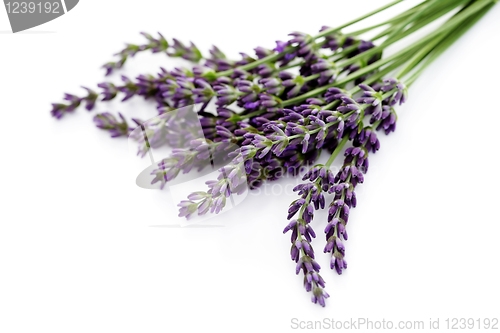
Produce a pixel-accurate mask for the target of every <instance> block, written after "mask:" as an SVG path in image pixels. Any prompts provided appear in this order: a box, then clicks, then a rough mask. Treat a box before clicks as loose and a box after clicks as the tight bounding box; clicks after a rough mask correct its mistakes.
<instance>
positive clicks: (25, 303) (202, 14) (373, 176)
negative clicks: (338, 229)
mask: <svg viewBox="0 0 500 333" xmlns="http://www.w3.org/2000/svg"><path fill="white" fill-rule="evenodd" d="M384 3H386V1H385V0H382V1H373V0H372V1H369V0H366V1H361V0H356V1H339V0H337V1H310V2H307V6H306V5H305V2H303V1H287V2H282V1H274V2H272V1H261V0H254V1H248V2H236V1H221V0H213V1H194V2H193V1H185V2H181V1H175V2H174V1H151V0H149V1H141V2H132V1H118V0H113V1H111V0H108V1H96V0H93V1H92V0H87V1H81V2H80V3H79V4H78V5H77V7H75V8H74V9H73V10H72V11H71V12H69V13H68V14H66V15H64V16H63V17H61V18H58V19H56V20H54V21H52V22H49V23H47V24H44V25H42V26H39V27H36V28H33V29H31V30H29V31H26V32H22V33H18V34H11V33H10V31H9V30H10V26H9V24H8V20H7V15H6V13H5V11H4V10H3V9H0V32H1V33H0V42H1V48H2V49H1V53H0V96H1V99H0V109H1V113H0V114H1V119H2V130H1V131H0V135H1V140H2V141H1V142H2V143H3V147H2V156H3V157H2V165H1V173H0V177H1V183H0V184H1V193H2V209H1V214H2V218H1V220H2V222H1V224H0V332H5V333H13V332H54V333H55V332H72V333H73V332H106V333H108V332H147V333H153V332H195V331H197V332H201V331H203V332H206V331H214V332H215V331H217V332H256V331H257V330H259V331H260V330H262V331H264V332H286V331H289V330H291V319H292V318H298V320H302V321H308V320H322V319H323V318H334V319H336V320H349V319H350V318H358V317H367V318H369V319H371V320H373V321H375V320H382V319H384V318H385V320H392V321H394V322H395V323H397V322H398V321H400V320H411V321H413V320H423V321H424V322H425V324H426V327H427V326H428V321H429V319H430V318H433V319H437V318H441V322H440V323H441V328H444V327H445V322H444V320H445V319H446V318H450V317H458V318H485V317H489V318H492V317H495V316H496V317H498V316H499V313H500V312H499V310H500V303H499V302H500V301H499V299H500V298H499V296H500V288H499V286H498V281H500V270H499V268H498V255H499V250H500V245H499V244H500V242H499V241H498V237H499V233H500V223H499V222H500V219H499V217H498V215H497V214H498V199H499V195H498V188H499V186H500V181H499V178H498V161H499V159H498V142H499V138H498V129H497V126H498V121H499V120H500V110H499V107H498V105H499V104H498V95H499V84H498V77H499V75H500V69H499V66H498V52H499V51H500V50H499V46H498V32H499V31H500V20H498V17H499V15H500V5H497V6H496V7H495V8H493V9H492V10H491V11H490V12H489V13H488V14H487V15H486V16H485V17H484V18H483V19H482V20H481V21H480V22H479V23H478V24H477V25H476V26H475V27H474V28H472V29H471V30H470V31H469V32H468V33H467V34H466V35H465V36H463V37H462V39H461V40H460V41H459V42H457V43H456V45H454V46H453V47H451V48H450V49H449V50H448V51H447V52H446V53H445V54H443V56H442V57H441V58H440V59H439V60H437V61H436V62H435V63H434V64H433V65H432V66H431V67H429V68H428V70H427V71H426V73H425V74H424V75H423V76H421V77H420V78H419V80H418V81H417V82H416V83H415V84H414V85H413V86H412V87H411V89H410V98H409V101H408V103H407V105H404V106H403V107H401V108H399V109H398V111H399V112H398V114H399V120H398V128H397V131H396V132H395V133H393V134H391V135H390V136H387V137H386V136H385V135H381V146H382V147H381V149H380V151H379V152H378V153H377V154H376V155H374V156H372V157H371V158H370V162H371V163H370V164H371V169H370V170H369V172H368V174H367V175H366V177H365V184H363V185H361V186H360V187H359V189H358V207H357V208H356V209H355V210H354V211H353V212H352V214H351V219H350V223H349V226H348V232H349V236H350V238H349V241H348V242H347V244H346V248H347V254H346V259H347V261H348V262H349V268H348V269H347V271H346V272H345V273H344V274H343V275H342V276H338V275H336V273H334V272H333V271H331V270H330V269H329V267H328V259H329V258H328V256H327V255H325V254H323V252H322V249H323V246H324V244H325V240H324V234H323V231H322V230H323V228H324V225H325V221H326V214H324V213H318V214H317V215H316V217H315V220H314V222H313V226H314V227H315V230H316V232H317V234H318V238H316V240H315V241H314V242H313V245H314V246H315V249H316V254H317V258H318V261H319V263H320V264H321V266H322V267H323V269H322V276H323V277H324V278H325V280H326V284H327V291H328V292H329V293H330V295H331V297H330V299H328V300H327V307H326V308H321V307H319V306H318V305H314V304H313V303H311V302H310V293H306V292H305V290H304V288H303V287H302V277H299V276H296V275H295V273H294V270H295V264H294V263H293V262H292V261H291V260H290V258H289V254H288V253H289V248H290V245H289V235H286V236H284V235H283V234H282V229H283V227H284V226H285V225H286V223H287V222H286V210H287V208H288V205H289V203H290V202H291V201H292V200H294V199H295V196H294V195H293V194H290V193H280V192H279V191H280V188H281V187H282V186H284V185H286V184H295V182H296V181H295V180H283V181H280V182H279V183H278V184H280V185H282V186H281V187H278V186H276V187H275V188H274V190H275V194H274V195H273V194H272V193H271V191H270V190H271V188H268V191H267V193H264V192H261V193H260V194H259V195H250V196H249V197H248V198H247V199H246V200H245V201H244V202H243V203H242V204H240V205H239V206H238V207H237V209H233V210H229V211H227V212H226V213H225V214H223V215H221V216H219V217H216V218H214V219H212V220H210V221H211V222H214V221H215V222H217V223H218V224H221V225H224V226H225V227H212V228H180V227H178V228H176V227H165V226H166V225H173V224H178V223H179V222H180V221H179V220H176V219H175V218H174V217H173V216H175V215H174V212H173V210H174V209H175V203H174V202H172V201H171V200H170V199H169V196H168V193H167V192H163V193H160V192H158V191H153V190H149V191H148V190H144V189H141V188H139V187H137V186H136V185H135V176H136V173H135V171H134V170H135V169H134V168H133V167H132V166H133V165H135V164H134V163H136V160H137V158H136V157H134V156H133V152H131V151H129V148H128V146H127V141H126V140H125V139H110V138H109V135H108V134H107V133H105V132H103V131H100V130H98V129H96V128H95V127H94V126H93V124H92V120H91V119H92V115H91V114H89V113H87V112H86V111H85V110H83V109H80V110H78V111H77V112H76V113H75V114H74V115H70V116H68V117H65V118H64V119H62V120H61V121H57V120H55V119H53V118H51V117H50V115H49V110H50V103H52V102H60V101H62V96H63V92H71V93H76V94H82V93H83V91H82V89H81V88H80V85H87V86H90V87H95V86H96V84H97V83H99V82H102V81H104V78H103V70H102V69H100V68H99V67H100V66H101V65H102V64H103V63H105V62H106V61H109V60H110V59H112V58H113V57H112V54H113V53H114V52H116V51H118V50H119V49H120V48H121V47H122V46H123V45H124V42H141V41H142V37H141V36H140V35H138V32H139V31H147V32H151V33H154V32H156V31H161V32H162V33H163V34H164V35H165V36H166V37H167V38H169V39H170V38H172V37H177V38H179V39H181V40H183V41H188V40H192V41H194V42H195V43H196V44H197V45H198V47H199V48H200V49H201V50H202V52H204V53H205V54H206V53H207V50H208V48H209V47H210V45H211V44H216V45H217V46H219V47H220V48H221V49H222V50H223V51H224V52H226V54H227V55H228V56H230V57H232V58H237V56H238V52H240V51H242V52H247V53H251V52H252V49H253V48H254V47H256V46H258V45H262V46H265V47H273V46H274V41H275V40H277V39H285V38H286V35H287V33H289V32H292V31H295V30H298V31H304V32H308V33H311V34H314V33H315V32H316V31H317V30H318V29H319V28H320V27H321V25H330V26H335V25H337V24H341V23H344V22H346V21H348V20H350V19H352V18H354V17H356V16H359V15H361V14H364V13H365V12H367V11H369V10H372V9H374V8H376V7H379V6H381V5H383V4H384ZM413 4H415V1H408V2H405V3H403V4H401V5H398V6H397V7H395V8H393V9H391V10H389V11H387V13H384V14H381V15H378V16H377V17H375V18H373V20H372V19H371V20H369V22H372V23H373V22H377V21H378V20H382V19H384V18H388V17H390V15H392V14H396V13H398V12H400V11H401V10H403V9H404V8H408V7H410V5H413ZM367 24H368V23H367ZM362 26H363V25H359V26H358V27H362ZM179 63H181V62H176V61H173V60H172V59H167V58H166V57H164V56H163V55H155V56H149V55H138V56H137V57H136V58H135V59H133V60H132V61H130V62H129V63H127V65H126V69H125V71H124V72H125V73H127V75H130V76H131V77H134V76H135V75H137V74H139V73H142V72H147V73H156V71H157V69H158V67H159V66H160V65H163V66H166V67H167V68H172V67H173V66H174V65H176V64H179ZM182 64H183V63H182ZM118 78H119V76H118V75H117V76H113V77H111V80H115V81H117V80H118ZM98 110H99V111H115V112H116V111H124V112H125V113H126V114H127V115H135V116H136V117H139V118H142V119H147V118H148V117H149V116H152V115H154V112H155V110H154V105H152V104H147V103H143V102H142V101H141V100H140V99H139V98H137V99H136V98H134V99H133V100H131V101H130V103H128V105H127V106H125V105H121V104H120V103H119V102H117V103H108V104H106V103H102V104H100V105H99V107H98ZM94 113H95V111H94ZM339 164H340V161H338V162H336V164H335V165H336V166H337V167H338V166H339ZM158 226H160V227H158Z"/></svg>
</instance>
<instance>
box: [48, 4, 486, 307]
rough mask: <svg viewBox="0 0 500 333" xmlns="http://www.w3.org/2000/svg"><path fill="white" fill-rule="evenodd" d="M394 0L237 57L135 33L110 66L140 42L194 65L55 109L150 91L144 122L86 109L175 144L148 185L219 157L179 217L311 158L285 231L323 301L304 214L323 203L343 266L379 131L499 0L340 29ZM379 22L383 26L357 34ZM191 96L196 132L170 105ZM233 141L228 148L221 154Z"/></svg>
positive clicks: (103, 122)
mask: <svg viewBox="0 0 500 333" xmlns="http://www.w3.org/2000/svg"><path fill="white" fill-rule="evenodd" d="M401 1H402V0H397V1H394V2H392V3H390V4H388V5H386V6H383V7H382V8H379V9H377V10H375V11H373V12H370V13H368V14H366V15H363V16H361V17H360V18H358V19H355V20H353V21H351V22H348V23H346V24H343V25H341V26H339V27H336V28H330V27H327V26H324V27H322V28H321V30H320V31H319V33H318V34H316V35H314V36H313V35H308V34H306V33H302V32H293V33H291V34H290V36H291V37H290V38H289V39H288V40H286V41H277V42H276V44H277V45H276V47H275V48H274V49H267V48H264V47H257V48H255V56H250V55H247V54H245V53H241V56H242V58H241V59H240V60H231V59H228V58H227V57H226V56H225V55H224V53H223V52H222V51H221V50H220V49H219V48H217V47H215V46H214V47H213V48H212V49H211V50H210V51H209V55H208V56H207V57H205V56H204V55H203V54H202V53H201V52H200V51H199V50H198V48H197V47H196V46H195V45H194V44H193V43H190V44H189V45H186V44H183V43H182V42H180V41H179V40H177V39H173V42H169V41H167V39H165V38H164V37H163V35H161V34H158V37H153V36H152V35H149V34H146V33H142V35H143V36H144V37H145V38H146V40H147V42H146V43H145V44H142V45H135V44H128V45H127V46H126V47H125V48H124V49H123V50H121V51H120V52H118V53H117V54H116V55H117V60H116V61H113V62H108V63H107V64H105V65H104V66H103V67H104V68H105V70H106V75H109V74H110V73H112V72H114V71H117V70H120V69H121V68H122V67H123V66H124V65H125V63H126V61H127V60H128V59H129V58H131V57H134V56H135V55H136V54H137V53H139V52H145V51H148V50H149V51H151V52H153V53H163V54H167V55H168V56H169V57H181V58H183V59H186V60H188V61H190V62H192V63H193V66H192V68H189V69H188V68H175V69H173V70H171V71H168V70H165V69H163V68H161V71H160V72H159V73H158V74H157V75H149V74H144V75H139V76H138V77H137V78H136V79H135V80H131V79H129V78H127V77H126V76H122V81H123V82H122V83H120V84H116V83H111V82H103V83H100V84H98V87H99V88H100V89H101V91H100V93H98V92H95V91H94V90H92V89H89V88H84V89H85V90H86V92H87V93H86V95H85V96H83V97H79V96H75V95H72V94H66V95H65V97H64V99H65V100H66V101H67V103H65V104H52V111H51V114H52V116H54V117H56V118H58V119H59V118H62V117H63V116H65V115H66V114H67V113H71V112H73V111H74V110H75V109H76V108H78V107H79V106H81V105H84V106H85V108H86V109H87V110H89V111H91V110H92V109H93V108H94V107H95V104H96V103H97V102H98V101H99V102H104V101H109V100H113V99H115V98H117V97H118V96H122V101H126V100H128V99H129V98H131V97H133V96H141V97H143V98H145V99H152V100H154V101H155V102H156V104H157V110H158V114H159V115H158V117H157V118H156V120H155V121H154V122H153V123H149V124H148V128H147V130H146V129H145V127H144V124H145V122H143V121H140V120H138V119H135V118H133V119H132V120H131V121H128V120H126V119H125V117H123V115H121V114H118V117H117V116H115V115H112V114H111V113H108V112H105V113H101V114H97V115H96V116H94V122H95V124H96V126H97V127H99V128H101V129H104V130H106V131H109V133H110V134H111V136H112V137H119V136H129V135H131V136H132V137H134V139H135V140H136V141H137V142H138V144H139V150H138V154H139V155H140V156H145V155H146V154H147V153H148V151H149V150H150V149H151V148H157V147H161V146H164V145H168V146H170V147H174V148H175V149H174V150H173V152H172V155H171V156H169V157H167V158H164V159H162V160H161V161H159V162H158V163H156V165H155V168H154V170H152V172H151V179H150V181H151V183H153V184H154V183H159V184H160V185H161V187H162V188H163V186H164V185H165V184H166V183H167V182H169V181H172V180H173V179H174V178H176V177H177V176H178V175H179V174H180V173H188V172H190V171H191V170H193V169H198V170H200V169H203V168H205V167H206V166H207V165H209V164H210V162H209V161H208V160H209V156H213V155H218V156H219V158H220V159H221V160H222V161H223V162H224V164H225V165H224V166H223V167H221V168H220V169H219V176H218V177H217V179H214V180H212V181H208V182H206V185H207V189H206V190H205V191H198V192H194V193H192V194H191V195H189V197H188V198H187V199H186V200H183V201H182V202H180V203H179V207H180V213H179V216H181V217H182V216H185V217H186V218H189V217H191V216H192V215H194V214H198V215H204V214H210V213H215V214H217V213H219V212H220V211H221V210H222V209H224V207H225V205H226V200H228V198H230V197H231V196H232V195H238V194H241V193H242V191H243V190H244V189H245V188H246V187H247V186H248V188H249V189H255V188H258V187H259V186H261V185H262V184H263V183H264V182H267V181H274V180H276V179H279V178H280V177H283V176H284V175H285V174H290V175H298V174H299V173H300V171H301V170H302V169H304V168H306V167H307V168H309V169H308V171H307V172H306V173H305V175H304V176H303V178H302V180H303V181H304V183H302V184H300V185H298V186H296V187H295V188H294V191H295V192H297V196H298V197H297V198H296V199H295V200H293V201H292V203H291V204H290V208H289V209H288V213H287V219H288V220H289V222H287V224H286V227H285V229H284V233H290V234H291V250H290V255H291V259H292V260H293V261H294V262H295V263H296V269H295V271H296V273H297V274H299V273H300V272H301V271H302V273H303V277H304V287H305V289H306V291H308V292H312V297H311V298H312V301H313V302H314V303H319V304H320V305H322V306H325V299H326V298H328V297H329V295H328V293H327V292H326V291H325V289H324V288H325V281H324V280H323V278H322V277H321V276H320V274H319V272H320V266H319V265H318V263H317V262H316V261H315V254H314V250H313V248H312V244H311V243H312V239H313V238H316V233H315V231H314V230H313V229H312V228H311V224H310V222H311V221H312V220H313V218H314V213H315V211H317V210H319V209H328V220H327V221H325V222H326V223H325V229H324V234H325V241H324V242H323V245H324V249H323V252H325V253H328V255H329V256H330V257H331V261H330V268H331V269H333V270H335V271H336V272H337V273H338V274H342V271H343V270H345V269H346V268H347V262H346V260H345V255H346V250H345V244H344V243H345V241H346V240H347V238H348V236H347V231H346V228H347V223H348V221H349V214H350V210H351V209H353V208H354V207H356V205H357V200H356V192H355V190H356V186H357V185H358V184H359V183H362V182H363V181H364V175H365V174H366V173H367V171H368V167H369V155H370V154H374V153H375V152H376V151H378V150H379V148H380V143H379V140H378V139H377V134H378V133H380V132H383V133H385V134H390V133H391V132H393V131H394V130H395V129H396V122H397V115H396V111H395V107H396V106H397V105H400V104H402V103H404V102H405V101H406V100H407V97H408V88H409V87H410V86H411V85H412V83H413V82H414V81H415V80H416V79H417V78H418V77H419V75H420V74H421V73H422V72H423V70H424V69H425V68H426V67H427V66H429V64H431V63H432V62H433V61H434V60H435V59H436V58H437V57H438V56H440V55H441V54H442V53H443V52H444V51H445V50H446V49H447V48H448V47H449V46H450V45H451V44H452V43H454V42H455V41H456V40H457V39H458V38H459V37H460V36H461V35H462V34H464V33H465V32H466V31H467V30H468V29H469V28H470V27H471V26H472V25H473V24H474V23H475V22H477V21H478V20H479V19H480V18H481V17H482V16H483V15H484V14H485V13H486V12H487V11H488V10H489V9H490V8H491V7H492V6H493V5H494V3H495V2H496V1H494V0H427V1H423V2H421V3H420V4H418V5H417V6H415V7H413V8H410V9H408V10H406V11H404V12H402V13H400V14H399V15H397V16H395V17H393V18H391V19H389V20H386V21H384V22H381V23H379V24H376V25H373V26H370V27H367V28H364V29H362V30H357V31H351V32H346V31H344V30H346V29H347V28H349V27H350V26H351V25H353V24H355V23H357V22H360V21H363V20H364V19H366V18H368V17H370V16H372V15H375V14H377V13H379V12H381V11H383V10H385V9H387V8H389V7H391V6H393V5H396V4H397V3H399V2H401ZM442 17H445V18H447V19H446V20H445V21H444V23H442V24H441V25H440V26H439V27H437V28H436V29H434V30H433V31H431V32H429V33H428V34H427V35H424V36H423V37H421V38H420V39H418V40H415V41H413V43H411V44H410V45H409V46H406V47H404V48H400V49H399V50H398V51H397V52H395V53H393V54H391V55H385V54H384V50H385V49H386V48H387V47H388V46H390V45H393V44H394V43H396V42H397V41H399V40H401V39H404V38H406V37H407V36H409V35H412V34H413V33H415V32H416V31H418V30H419V29H421V28H423V27H425V26H427V25H428V24H430V23H431V22H434V21H435V20H437V19H440V18H442ZM376 28H383V30H382V31H381V32H379V33H378V34H376V35H374V36H371V37H370V38H362V37H363V36H366V35H369V34H370V33H371V32H373V31H374V30H375V29H376ZM379 30H380V29H379ZM191 105H197V106H199V110H198V111H197V113H196V116H195V119H194V121H197V122H199V124H200V126H201V132H202V133H201V134H202V139H200V136H199V134H200V133H192V132H190V131H188V130H186V128H187V127H189V123H190V122H191V121H193V119H190V118H189V117H185V116H183V114H182V112H180V111H179V112H177V113H176V112H174V110H181V109H182V108H184V107H187V106H191ZM174 115H175V116H174ZM186 126H187V127H186ZM134 127H136V128H137V129H140V130H139V131H136V130H134ZM138 133H139V134H138ZM142 134H144V135H142ZM229 145H234V146H235V147H236V149H234V150H233V151H231V152H230V153H228V151H227V147H228V146H229ZM347 146H348V147H347ZM346 147H347V148H346ZM344 148H346V149H345V150H344ZM342 151H344V163H343V166H342V167H341V169H340V170H339V172H337V173H336V174H334V173H333V171H332V170H331V165H332V163H333V162H334V160H335V159H336V158H337V157H338V155H339V154H340V153H341V152H342ZM321 152H326V153H327V154H329V155H330V157H329V158H328V161H327V162H326V163H325V164H315V163H316V161H317V159H318V157H319V155H320V153H321ZM327 200H328V201H329V203H328V205H327Z"/></svg>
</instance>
